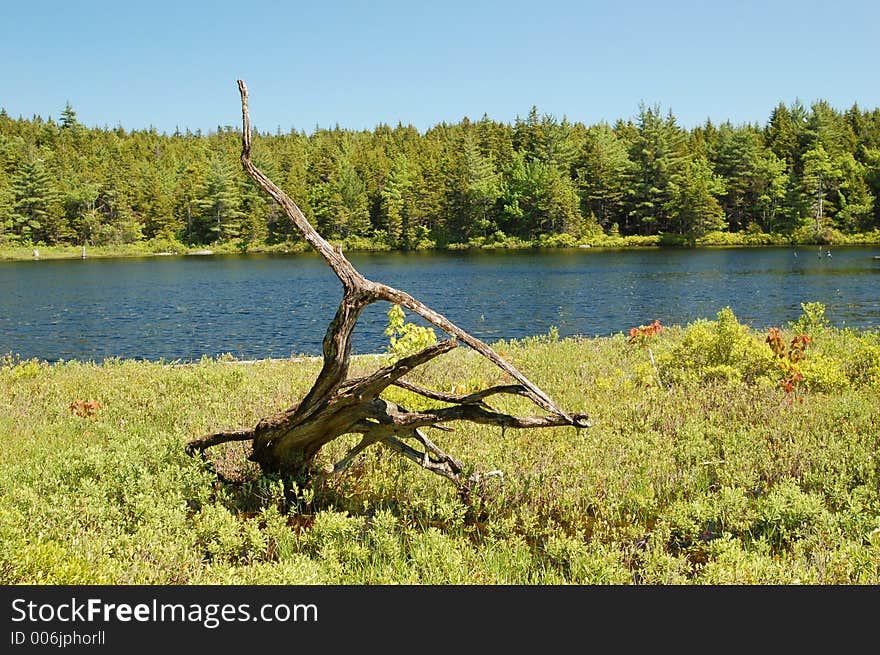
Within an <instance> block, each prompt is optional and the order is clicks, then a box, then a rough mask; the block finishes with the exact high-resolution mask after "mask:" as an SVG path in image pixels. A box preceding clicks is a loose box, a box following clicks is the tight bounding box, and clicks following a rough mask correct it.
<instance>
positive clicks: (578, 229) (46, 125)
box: [0, 101, 880, 249]
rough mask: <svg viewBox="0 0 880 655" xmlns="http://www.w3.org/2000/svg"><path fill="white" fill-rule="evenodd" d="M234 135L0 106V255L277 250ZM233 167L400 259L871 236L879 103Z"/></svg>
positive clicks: (466, 130)
mask: <svg viewBox="0 0 880 655" xmlns="http://www.w3.org/2000/svg"><path fill="white" fill-rule="evenodd" d="M239 150H240V132H239V131H238V130H237V129H235V128H233V127H231V126H225V127H218V128H217V130H216V131H213V130H212V131H210V132H209V133H207V134H203V133H202V132H201V131H196V132H191V131H189V130H187V131H185V132H181V131H180V130H177V131H175V132H174V133H173V134H167V133H159V132H157V130H155V129H154V128H149V129H142V130H134V131H126V130H125V129H123V128H122V127H117V128H115V129H110V128H107V127H104V128H97V127H92V128H90V127H86V126H84V125H83V124H81V123H80V122H79V121H78V120H77V116H76V112H75V111H74V109H73V108H72V107H71V106H70V104H69V103H68V105H67V106H66V107H65V108H64V110H63V111H62V112H61V114H60V116H59V118H58V119H57V120H56V119H53V118H48V119H42V118H40V117H38V116H35V117H33V118H31V119H24V118H21V117H20V118H18V119H13V118H12V117H10V116H9V115H8V114H7V113H6V112H5V111H0V244H3V243H7V244H27V245H30V244H39V243H44V244H77V245H79V244H83V245H117V244H126V243H137V242H143V241H154V242H157V243H160V244H166V243H167V244H174V243H182V244H188V245H209V244H222V243H235V244H236V245H238V246H239V247H241V248H243V249H245V248H247V247H249V246H252V245H255V244H277V243H287V242H294V241H296V240H297V239H298V235H296V234H295V231H294V229H293V226H292V225H290V223H289V221H288V220H287V218H286V217H285V216H284V215H283V214H282V213H281V212H280V211H279V209H278V208H277V207H276V206H275V205H274V203H273V202H271V201H270V200H269V199H267V198H266V197H265V196H264V195H263V194H261V193H260V192H259V191H258V189H257V188H256V187H255V186H254V184H253V183H252V182H251V181H250V180H249V178H247V177H246V176H245V175H244V173H243V172H242V171H241V169H240V167H239V164H238V156H239ZM253 159H254V161H255V163H256V164H257V166H259V167H260V168H261V169H262V170H264V171H265V172H266V173H267V174H268V175H269V177H270V178H271V179H273V180H275V181H277V182H278V184H279V186H281V187H282V188H284V189H285V190H286V191H287V192H288V193H289V195H290V196H291V197H293V198H294V199H295V200H296V201H297V203H298V204H299V205H300V207H301V208H302V210H303V212H304V213H305V215H306V216H307V217H308V218H309V219H310V220H311V221H312V222H313V224H314V225H315V227H316V228H317V229H318V230H319V231H320V232H321V233H322V234H324V235H326V236H327V237H329V238H331V239H333V240H339V241H344V242H346V243H348V244H353V245H354V246H355V247H357V246H358V245H360V246H364V247H386V248H399V249H415V248H424V247H435V246H439V247H445V246H450V245H454V244H469V243H470V244H478V245H480V244H485V243H491V242H498V241H503V240H505V239H511V238H512V239H516V240H521V241H524V242H533V243H534V242H538V241H541V242H544V243H547V242H553V241H554V240H555V243H557V244H562V245H565V244H574V243H577V242H579V241H583V240H589V239H591V238H594V237H597V236H601V235H622V236H627V235H658V234H669V235H678V236H681V237H682V238H685V239H695V238H698V237H700V236H703V235H705V234H707V233H710V232H715V231H721V232H731V233H740V232H748V233H774V234H779V233H781V234H795V233H800V234H804V235H813V236H817V235H822V234H823V233H825V232H827V231H829V230H838V231H840V232H843V233H861V232H868V231H872V230H875V229H878V228H880V201H878V198H880V109H873V110H869V111H865V110H862V109H860V108H859V107H858V106H853V107H851V108H850V109H848V110H846V111H839V110H837V109H835V108H833V107H831V106H830V105H829V103H827V102H825V101H817V102H815V103H813V104H812V105H811V106H810V107H809V108H807V107H805V106H804V105H803V104H802V103H800V102H797V101H796V102H794V103H791V104H788V105H786V104H784V103H780V104H779V105H777V106H776V107H775V108H774V109H773V110H772V112H771V113H770V116H769V119H768V120H767V122H766V124H765V125H763V126H760V125H758V124H743V125H738V126H735V125H733V124H731V123H730V122H724V123H721V124H718V125H716V124H714V123H712V122H711V121H706V123H705V124H703V125H701V126H699V127H696V128H693V129H685V128H683V127H682V126H680V125H679V124H678V123H677V121H676V118H675V116H674V115H673V113H672V112H671V111H667V112H663V111H661V109H660V107H659V106H646V105H642V106H640V107H639V111H638V113H637V115H635V116H634V117H632V118H630V119H627V120H623V119H620V120H618V121H616V122H615V123H613V124H610V123H606V122H601V123H598V124H595V125H590V126H587V125H584V124H583V123H580V122H570V121H568V120H567V119H566V118H563V119H562V120H558V119H557V118H555V117H553V116H551V115H547V114H540V113H539V111H538V109H537V108H536V107H533V108H532V109H531V111H530V112H529V113H528V115H527V116H525V117H517V118H516V120H515V121H514V122H513V123H512V124H511V123H505V122H499V121H495V120H492V119H490V118H489V117H488V116H486V115H484V116H483V117H482V118H481V119H480V120H478V121H472V120H470V119H468V118H464V119H462V120H461V121H460V122H458V123H456V124H447V123H445V122H444V123H441V124H439V125H436V126H434V127H431V128H430V129H428V130H426V131H425V132H424V133H422V132H420V131H419V130H417V129H416V128H414V127H413V126H411V125H402V124H398V125H397V126H396V127H391V126H389V125H385V124H380V125H378V126H376V127H375V129H373V130H361V131H356V130H348V129H342V128H340V127H338V126H337V127H335V128H333V129H322V128H316V129H315V130H314V131H313V132H312V133H311V134H307V133H306V132H304V131H296V130H291V131H289V132H287V133H282V132H281V131H280V130H278V131H277V132H275V133H261V134H260V135H259V138H257V139H256V140H255V142H254V152H253Z"/></svg>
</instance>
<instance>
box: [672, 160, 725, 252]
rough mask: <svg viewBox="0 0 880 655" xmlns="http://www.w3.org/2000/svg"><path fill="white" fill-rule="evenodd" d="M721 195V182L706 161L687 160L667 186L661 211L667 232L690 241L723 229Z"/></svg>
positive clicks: (722, 183) (722, 190) (722, 185)
mask: <svg viewBox="0 0 880 655" xmlns="http://www.w3.org/2000/svg"><path fill="white" fill-rule="evenodd" d="M723 193H724V182H723V180H722V178H721V177H720V176H718V175H716V174H715V173H714V172H713V171H712V166H711V165H710V164H709V162H708V161H707V160H706V159H705V158H703V157H697V158H695V159H693V160H691V162H690V164H689V165H688V166H686V167H685V168H684V169H683V170H681V171H679V172H678V173H677V174H676V175H675V177H674V178H673V179H672V180H671V181H670V183H669V199H668V200H667V201H666V208H665V209H666V212H667V214H668V216H669V225H670V229H671V230H672V231H673V232H675V233H676V234H681V235H684V236H687V237H688V238H690V239H697V238H699V237H701V236H703V235H705V234H706V233H707V232H711V231H713V230H723V229H724V227H725V221H724V210H723V208H722V207H721V204H720V203H719V202H718V196H720V195H722V194H723Z"/></svg>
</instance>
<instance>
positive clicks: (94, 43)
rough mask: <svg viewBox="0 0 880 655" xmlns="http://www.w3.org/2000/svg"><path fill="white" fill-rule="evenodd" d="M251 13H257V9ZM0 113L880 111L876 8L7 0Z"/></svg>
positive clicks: (503, 116) (363, 118)
mask: <svg viewBox="0 0 880 655" xmlns="http://www.w3.org/2000/svg"><path fill="white" fill-rule="evenodd" d="M245 8H247V9H245ZM0 62H2V63H0V107H4V108H5V109H6V110H7V111H8V112H9V113H10V114H11V115H12V116H15V117H17V116H19V115H21V116H24V117H26V118H29V117H31V116H33V115H40V116H42V117H44V118H46V117H49V116H52V117H54V118H56V119H57V117H58V116H59V114H60V112H61V110H62V109H63V107H64V105H65V103H66V102H67V101H70V103H71V104H72V105H73V107H74V109H75V110H76V112H77V114H78V117H79V119H80V120H81V121H82V122H83V123H85V124H86V125H90V126H95V125H97V126H110V127H113V126H116V125H122V126H123V127H125V128H127V129H136V128H143V127H147V126H150V125H152V126H155V127H156V128H157V129H158V130H160V131H166V132H170V131H173V130H174V129H175V127H177V126H179V127H180V128H181V129H183V128H187V127H188V128H190V129H193V130H195V129H197V128H199V129H202V130H205V131H206V130H212V129H215V128H216V127H217V126H218V125H237V124H238V122H239V120H240V118H239V105H238V96H237V90H236V87H235V80H236V78H238V77H242V78H243V79H244V80H245V81H246V82H247V84H248V88H249V89H250V94H251V114H252V117H253V120H254V123H255V125H256V126H257V127H258V128H259V129H261V130H264V131H265V130H268V131H274V130H275V129H276V128H278V127H280V128H281V129H282V130H284V131H287V130H289V129H291V128H294V129H297V130H299V129H303V130H305V131H306V132H311V131H312V130H313V129H314V127H315V126H316V125H319V126H321V127H329V126H333V125H334V124H336V123H338V124H339V125H341V126H342V127H345V128H352V129H362V128H367V129H372V128H373V127H375V126H376V124H378V123H382V122H384V123H389V124H391V125H394V124H396V123H397V122H398V121H400V122H403V123H405V124H406V123H411V124H412V125H415V126H416V127H417V128H418V129H420V130H425V129H426V128H428V127H430V126H432V125H435V124H437V123H439V122H442V121H447V122H453V123H454V122H458V121H459V120H461V118H462V117H464V116H469V117H470V118H472V119H479V118H480V117H481V116H482V115H483V113H487V114H488V115H489V116H490V117H491V118H494V119H496V120H500V121H505V122H509V121H513V120H514V119H515V118H516V116H517V115H520V116H525V115H527V114H528V111H529V109H530V108H531V107H532V105H537V107H538V109H539V111H540V112H541V113H548V114H553V115H554V116H556V117H557V118H561V117H562V116H567V117H568V118H569V119H570V120H573V121H582V122H584V123H587V124H593V123H596V122H598V121H601V120H607V121H614V120H615V119H617V118H629V117H632V116H633V115H634V114H636V113H637V111H638V106H639V103H640V102H642V101H644V102H645V103H647V104H649V105H653V104H659V105H660V106H661V107H662V108H663V110H664V111H665V110H668V109H671V110H672V111H673V112H674V114H675V115H676V117H677V118H678V120H679V122H680V123H681V124H682V125H684V126H686V127H692V126H694V125H697V124H700V123H702V122H704V121H705V119H706V118H711V119H712V120H714V121H722V120H727V119H729V120H731V121H733V122H734V123H735V124H739V123H744V122H758V123H760V124H762V125H763V124H764V123H765V122H766V120H767V118H768V116H769V114H770V111H771V109H772V108H773V107H774V106H775V105H776V104H777V103H779V102H780V101H782V102H785V103H790V102H792V101H794V100H795V99H800V100H801V101H802V102H804V103H805V104H807V105H809V103H810V102H812V101H814V100H816V99H819V98H823V99H826V100H828V101H829V102H830V103H831V104H832V105H833V106H835V107H837V108H839V109H846V108H848V107H850V106H851V105H852V104H853V103H858V104H859V106H861V107H863V108H875V107H878V106H880V2H877V1H876V0H873V1H869V0H862V1H852V0H838V1H837V2H831V3H828V2H817V1H813V0H799V1H793V0H782V1H778V2H774V1H773V0H764V1H762V2H755V1H753V0H745V1H739V2H733V3H724V2H695V1H690V2H674V1H669V2H660V1H654V2H644V1H641V0H638V1H626V0H623V1H621V0H616V1H615V0H610V1H603V2H588V1H584V2H568V1H566V2H557V1H553V0H545V1H543V2H541V1H535V0H533V1H531V2H519V1H517V0H510V1H507V2H480V1H479V0H471V1H468V2H459V1H457V0H455V1H450V2H439V1H435V2H414V1H409V2H396V1H395V2H383V1H382V0H376V1H374V2H354V1H345V2H343V1H332V0H325V1H323V2H315V1H312V2H280V1H279V2H265V1H259V0H255V1H250V2H249V1H248V0H242V1H241V2H240V3H238V2H236V3H232V2H227V1H226V0H217V1H215V2H185V1H184V0H178V1H176V2H168V1H166V0H153V1H151V2H119V1H118V0H117V1H114V2H103V1H101V2H77V1H75V0H74V1H71V0H66V1H64V2H57V1H55V0H48V1H47V0H30V1H20V0H7V1H6V2H4V6H3V10H2V12H0Z"/></svg>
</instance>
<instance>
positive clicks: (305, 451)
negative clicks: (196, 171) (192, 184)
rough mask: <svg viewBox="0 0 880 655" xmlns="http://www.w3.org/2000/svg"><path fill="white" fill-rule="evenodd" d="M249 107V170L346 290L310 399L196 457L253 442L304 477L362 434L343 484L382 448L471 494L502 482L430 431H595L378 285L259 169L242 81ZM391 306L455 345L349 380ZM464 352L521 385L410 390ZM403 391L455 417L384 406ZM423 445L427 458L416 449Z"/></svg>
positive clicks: (263, 458)
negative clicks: (372, 324)
mask: <svg viewBox="0 0 880 655" xmlns="http://www.w3.org/2000/svg"><path fill="white" fill-rule="evenodd" d="M238 86H239V90H240V92H241V107H242V127H243V129H242V152H241V163H242V166H243V167H244V170H245V171H246V172H247V173H248V175H250V177H251V178H252V179H253V180H254V181H255V182H256V183H257V184H258V185H259V186H260V187H261V188H262V189H263V190H264V191H265V192H266V193H268V194H269V195H270V196H271V197H272V198H274V199H275V201H276V202H278V204H279V205H280V206H281V208H282V209H283V210H284V212H285V213H286V214H287V215H288V217H289V218H290V219H291V220H292V221H293V223H294V225H295V226H296V228H297V229H298V230H299V232H300V233H301V234H302V235H303V237H304V238H305V239H306V241H308V243H309V244H310V245H311V246H312V247H313V248H314V249H315V250H316V251H317V252H318V253H319V254H320V255H321V256H322V257H323V258H324V260H325V261H326V262H327V264H328V265H329V266H330V268H331V269H332V270H333V272H334V273H336V276H337V277H338V278H339V280H340V281H341V282H342V286H343V289H344V292H343V297H342V301H341V302H340V304H339V309H338V310H337V311H336V315H335V316H334V318H333V320H332V321H331V322H330V325H329V326H328V328H327V332H326V334H325V335H324V341H323V355H324V357H323V366H322V368H321V371H320V373H319V374H318V377H317V379H316V380H315V382H314V384H313V385H312V388H311V389H310V390H309V392H308V393H307V394H306V395H305V397H304V398H303V399H302V400H301V401H300V402H299V403H297V404H296V405H294V406H292V407H290V408H289V409H287V410H285V411H283V412H280V413H278V414H274V415H271V416H268V417H266V418H264V419H262V420H261V421H259V423H257V425H256V426H254V427H253V428H249V429H238V430H227V431H223V432H217V433H214V434H209V435H205V436H202V437H198V438H196V439H193V440H191V441H190V442H189V443H188V444H187V446H186V452H187V453H189V454H190V455H194V454H196V453H202V452H204V451H205V450H206V449H207V448H210V447H212V446H216V445H219V444H222V443H228V442H231V441H248V440H249V441H252V443H253V452H252V454H251V457H250V458H251V459H252V460H253V461H255V462H257V463H258V464H259V465H260V467H261V468H262V469H263V470H264V471H265V472H273V473H282V474H294V475H302V473H303V472H304V471H306V470H308V468H309V466H310V465H311V463H312V461H313V459H314V457H315V456H316V455H317V453H318V451H319V450H320V449H321V448H322V447H323V446H324V445H325V444H327V443H329V442H331V441H333V440H334V439H336V438H338V437H340V436H342V435H345V434H360V435H361V440H360V442H359V443H358V444H357V445H356V446H354V447H353V448H352V449H351V450H350V451H349V452H348V453H346V454H345V456H344V457H343V458H342V459H341V460H339V461H338V462H336V464H335V466H334V467H333V471H332V473H333V474H339V473H342V472H343V471H345V470H346V469H347V468H348V467H349V466H350V465H351V463H352V462H353V461H354V460H355V458H356V457H357V456H358V455H359V454H360V453H361V452H363V451H364V449H366V448H367V447H368V446H370V445H372V444H376V443H382V444H384V445H386V446H388V447H389V448H391V449H392V450H393V451H395V452H397V453H399V454H400V455H403V456H404V457H406V458H407V459H409V460H411V461H413V462H415V463H416V464H418V465H420V466H422V467H423V468H425V469H426V470H428V471H431V472H432V473H435V474H437V475H441V476H443V477H444V478H447V479H449V480H450V481H452V482H453V483H455V484H456V485H457V486H458V487H459V488H461V489H463V490H468V489H471V488H473V486H474V485H476V484H479V482H480V481H481V480H482V479H484V478H486V477H489V476H491V475H497V474H499V473H500V472H498V471H491V472H489V473H483V474H476V473H470V474H468V473H466V467H465V466H464V464H463V463H462V462H461V461H460V460H458V459H456V458H455V457H453V456H452V455H449V454H447V453H445V452H443V451H442V450H441V448H440V447H439V446H437V444H435V443H434V442H433V441H431V440H430V439H429V438H428V437H427V436H426V435H425V432H424V428H428V427H431V428H436V429H439V430H448V429H449V428H448V427H446V426H445V424H446V423H449V422H453V421H470V422H473V423H481V424H485V425H497V426H501V427H502V428H540V427H556V426H573V427H576V428H583V427H589V426H590V422H589V420H588V418H587V416H586V415H585V414H569V413H567V412H565V411H564V410H563V409H561V408H560V407H559V406H557V405H556V403H555V402H554V401H553V400H552V399H551V398H550V397H549V396H548V395H547V394H546V393H544V392H543V391H542V390H541V389H539V388H538V387H537V386H536V385H535V384H533V383H532V382H531V381H530V380H528V379H527V378H526V377H525V376H524V375H523V374H522V373H520V372H519V371H518V370H517V369H516V368H515V367H513V366H512V365H511V364H510V363H508V362H507V361H505V360H504V359H502V358H501V356H500V355H498V353H496V352H495V351H494V350H493V349H492V348H490V347H489V346H488V345H486V344H485V343H483V342H482V341H480V340H479V339H477V338H475V337H473V336H471V335H470V334H469V333H467V332H466V331H464V330H462V329H461V328H459V327H458V326H457V325H455V324H454V323H452V322H451V321H450V320H449V319H447V318H446V317H445V316H443V315H441V314H438V313H437V312H435V311H433V310H432V309H430V308H429V307H427V306H426V305H424V304H422V303H421V302H419V301H418V300H416V299H415V298H413V297H412V296H410V295H409V294H407V293H405V292H403V291H399V290H398V289H395V288H393V287H389V286H387V285H385V284H381V283H378V282H374V281H372V280H368V279H367V278H365V277H364V276H363V275H361V274H360V273H359V272H358V271H357V270H356V269H355V268H354V266H353V265H352V264H351V262H349V261H348V260H347V259H346V258H345V256H344V255H343V254H342V250H341V249H340V248H336V247H333V246H332V245H331V244H330V243H328V242H327V241H326V240H325V239H324V238H323V237H322V236H321V235H320V234H318V232H317V231H316V230H315V229H314V228H313V227H312V226H311V224H309V222H308V221H307V220H306V218H305V216H304V215H303V213H302V211H301V210H300V209H299V207H297V205H296V203H294V202H293V200H291V199H290V197H288V196H287V195H286V194H285V193H284V192H283V191H281V189H279V188H278V187H277V186H276V185H275V184H274V183H273V182H272V181H271V180H270V179H269V178H268V177H266V175H265V174H264V173H263V172H262V171H260V170H259V169H258V168H257V167H256V166H254V164H253V163H252V162H251V129H250V116H249V113H248V104H247V100H248V94H247V88H246V87H245V84H244V82H242V81H241V80H239V81H238ZM377 301H386V302H389V303H394V304H398V305H401V306H403V307H406V308H407V309H409V310H410V311H412V312H414V313H415V314H418V315H419V316H421V317H422V318H424V319H425V320H427V321H428V322H430V323H431V324H433V325H435V326H436V327H438V328H440V329H441V330H443V331H444V332H445V333H446V334H448V335H449V336H450V337H451V339H447V340H444V341H441V342H439V343H437V344H434V345H431V346H428V347H427V348H424V349H423V350H421V351H419V352H417V353H415V354H413V355H409V356H408V357H404V358H402V359H399V360H398V361H396V362H394V363H392V364H390V365H388V366H385V367H383V368H381V369H379V370H377V371H376V372H374V373H372V374H370V375H368V376H366V377H362V378H358V379H347V376H348V371H349V365H350V358H351V336H352V333H353V331H354V327H355V325H356V323H357V320H358V318H359V316H360V314H361V312H362V311H363V310H364V308H365V307H367V306H368V305H370V304H372V303H374V302H377ZM459 342H460V343H463V344H465V345H467V346H469V347H470V348H472V349H473V350H475V351H477V352H478V353H480V354H481V355H482V356H483V357H485V358H486V359H488V360H489V361H491V362H492V363H494V364H495V365H496V366H498V367H499V368H501V369H502V370H503V371H504V372H505V373H507V374H508V375H509V376H510V377H511V378H513V380H514V381H515V382H514V383H513V384H505V385H498V386H493V387H489V388H487V389H483V390H481V391H477V392H475V393H471V394H467V395H456V394H448V393H443V392H439V391H434V390H431V389H426V388H424V387H421V386H418V385H415V384H412V383H409V382H406V381H404V380H402V379H401V378H402V377H403V376H404V375H406V374H407V373H409V372H411V371H412V370H413V369H414V368H416V367H417V366H420V365H422V364H425V363H426V362H429V361H431V360H432V359H434V358H436V357H438V356H440V355H443V354H444V353H447V352H449V351H450V350H452V349H453V348H455V347H456V346H457V345H458V343H459ZM392 385H394V386H398V387H400V388H402V389H406V390H408V391H410V392H412V393H415V394H418V395H421V396H423V397H425V398H429V399H432V400H437V401H441V402H443V403H446V404H448V405H449V406H448V407H441V408H438V409H428V410H421V411H416V410H409V409H406V408H404V407H401V406H400V405H398V404H396V403H393V402H390V401H389V400H386V399H384V398H382V397H381V394H382V392H383V391H385V389H387V388H388V387H389V386H392ZM498 394H512V395H519V396H524V397H526V398H528V399H530V400H531V401H532V402H534V403H535V404H536V405H538V406H539V407H541V408H542V409H544V410H545V411H547V412H549V414H547V415H543V416H511V415H508V414H504V413H500V412H497V411H495V410H493V409H492V408H491V407H490V406H489V405H488V404H487V403H486V399H487V398H489V397H491V396H494V395H498ZM408 441H409V442H414V443H415V444H417V445H419V446H421V449H419V448H417V447H414V446H413V445H410V443H407V442H408Z"/></svg>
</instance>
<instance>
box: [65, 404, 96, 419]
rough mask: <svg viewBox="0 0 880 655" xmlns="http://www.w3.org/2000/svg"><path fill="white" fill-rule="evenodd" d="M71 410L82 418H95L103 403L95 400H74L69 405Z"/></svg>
mask: <svg viewBox="0 0 880 655" xmlns="http://www.w3.org/2000/svg"><path fill="white" fill-rule="evenodd" d="M69 408H70V411H71V412H73V413H74V414H75V415H76V416H79V417H81V418H95V417H96V416H97V413H98V410H99V409H101V403H99V402H97V401H95V400H74V401H73V402H72V403H70V405H69Z"/></svg>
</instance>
